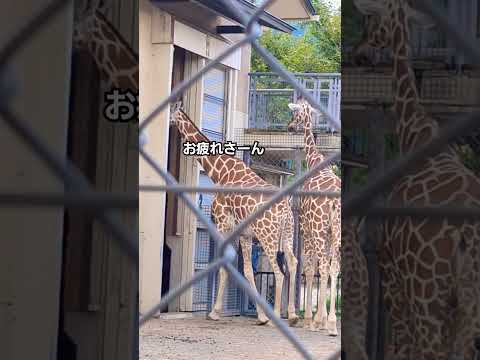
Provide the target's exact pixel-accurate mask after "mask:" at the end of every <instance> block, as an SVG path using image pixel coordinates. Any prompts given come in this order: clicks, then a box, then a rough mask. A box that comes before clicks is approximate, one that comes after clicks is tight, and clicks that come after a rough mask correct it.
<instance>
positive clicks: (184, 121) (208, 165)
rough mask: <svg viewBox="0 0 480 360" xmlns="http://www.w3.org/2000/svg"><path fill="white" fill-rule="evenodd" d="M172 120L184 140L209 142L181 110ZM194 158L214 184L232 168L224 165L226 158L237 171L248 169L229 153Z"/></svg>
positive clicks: (220, 180) (221, 179) (222, 178)
mask: <svg viewBox="0 0 480 360" xmlns="http://www.w3.org/2000/svg"><path fill="white" fill-rule="evenodd" d="M174 121H175V124H176V126H177V128H178V131H179V132H180V134H181V135H182V137H183V139H184V140H185V141H187V142H191V143H201V142H207V143H210V140H209V139H208V138H207V137H206V136H205V135H204V134H203V133H202V132H201V131H200V129H199V128H198V127H197V125H195V123H194V122H193V121H192V120H190V118H189V117H188V115H187V114H185V113H184V112H183V111H182V110H178V115H176V116H174ZM196 159H197V161H198V162H199V163H200V165H202V168H203V169H204V170H205V171H206V173H207V175H208V177H209V178H210V179H211V180H212V181H213V182H214V183H215V184H218V183H222V181H224V179H225V178H226V175H227V174H228V173H229V172H230V170H232V169H231V168H233V166H231V168H225V167H224V165H225V163H226V161H227V160H228V161H230V162H232V161H233V163H234V166H235V170H236V171H238V172H240V171H241V170H247V169H249V168H248V167H247V165H246V164H245V163H244V162H243V161H241V160H240V159H237V158H235V157H233V156H229V155H204V156H196ZM242 165H243V167H242Z"/></svg>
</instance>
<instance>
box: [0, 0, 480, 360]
mask: <svg viewBox="0 0 480 360" xmlns="http://www.w3.org/2000/svg"><path fill="white" fill-rule="evenodd" d="M70 1H71V0H70ZM70 1H69V0H55V1H52V3H51V4H50V5H48V6H47V7H46V8H45V9H43V10H42V11H40V13H39V14H38V15H37V16H35V17H34V18H33V19H32V20H31V21H30V22H29V23H28V24H27V25H26V26H24V27H23V28H22V29H21V30H20V31H19V32H18V33H17V34H16V35H15V36H13V37H12V39H11V40H10V41H8V42H7V44H6V45H5V46H4V47H3V49H1V51H0V69H1V70H2V76H1V77H0V81H1V86H0V91H1V95H2V96H1V98H0V115H1V117H2V120H3V121H4V122H5V123H6V124H7V125H8V126H9V127H10V128H11V129H12V130H14V132H15V133H16V134H17V135H18V136H19V137H20V138H21V139H22V140H23V141H24V142H25V143H26V144H27V145H28V146H29V147H30V148H31V149H32V150H33V151H35V153H36V154H37V155H38V156H39V157H40V158H41V160H42V161H43V162H44V163H45V164H46V165H47V166H49V168H50V170H51V171H52V173H54V174H55V175H56V176H57V177H58V178H59V179H61V180H62V181H63V182H64V183H65V184H66V186H67V188H68V191H67V192H65V193H59V194H45V193H42V194H27V195H25V194H3V195H0V198H2V204H3V206H12V205H19V204H23V205H26V206H39V205H41V206H45V205H48V206H69V207H83V208H86V209H88V210H89V211H91V212H92V213H93V214H94V215H95V217H96V218H97V220H98V221H99V222H100V223H102V224H103V225H104V226H105V227H106V229H108V230H109V231H111V232H112V234H113V235H114V237H115V239H116V240H117V241H118V243H119V244H120V245H121V246H122V249H123V250H124V251H125V252H127V253H128V255H129V256H130V257H131V259H132V261H133V262H134V263H135V264H136V266H137V267H138V241H137V238H138V234H137V233H131V232H129V231H128V230H127V229H126V228H125V227H124V225H123V224H122V222H121V221H120V219H119V218H118V217H117V216H115V214H112V213H111V212H110V211H109V210H111V209H114V208H137V209H138V197H136V196H132V195H112V194H104V193H98V192H95V191H94V190H93V189H92V187H91V186H90V185H89V183H88V181H87V180H86V178H85V177H84V176H83V174H81V173H80V172H79V171H78V170H76V169H75V167H74V165H73V164H71V163H70V162H68V163H66V162H65V161H64V159H63V158H62V156H61V154H58V153H56V152H55V151H54V150H53V149H52V148H51V147H50V145H49V144H47V143H45V142H44V141H42V140H41V138H40V137H39V136H38V135H37V134H36V133H35V132H34V131H33V130H32V129H31V128H30V127H29V126H27V125H26V124H25V122H24V121H22V119H20V118H18V117H17V116H16V114H15V113H14V112H13V111H12V109H11V107H10V105H9V100H10V99H11V98H12V96H13V95H14V94H15V91H14V89H15V87H14V85H15V84H14V81H13V79H11V78H9V77H7V76H6V74H8V72H7V64H8V63H9V61H10V60H11V59H12V57H13V56H14V55H15V54H16V52H17V51H19V50H20V49H21V48H22V46H24V45H25V43H26V42H28V41H29V40H30V39H31V38H32V37H33V35H34V34H35V33H36V32H38V31H40V30H41V29H42V28H43V26H45V25H47V24H48V23H49V20H50V19H52V17H54V16H55V15H56V14H57V13H58V12H59V11H60V10H62V9H64V7H65V6H66V5H68V4H69V3H70ZM219 1H221V2H222V3H224V4H225V5H226V6H228V7H229V8H230V9H232V11H234V12H235V13H236V14H237V15H238V16H239V17H240V18H241V19H242V22H243V25H245V27H246V36H245V37H244V38H243V39H242V40H240V41H239V42H237V43H236V44H234V45H232V46H230V47H229V48H228V49H227V50H225V51H224V52H223V53H222V54H220V55H219V56H218V57H217V58H216V59H214V60H213V61H211V62H209V63H208V65H206V66H205V67H204V68H203V69H202V70H201V71H199V72H198V73H197V74H195V75H194V76H192V77H191V78H190V79H188V80H186V81H184V82H183V83H181V84H180V85H179V86H177V87H176V88H175V89H174V90H173V91H172V92H171V94H170V96H169V97H168V98H166V99H164V100H162V101H161V102H160V104H159V105H158V106H157V107H156V109H155V110H154V111H153V112H152V113H151V114H149V115H148V116H147V117H146V118H145V119H143V120H142V121H141V122H140V124H141V125H140V138H139V154H140V156H141V157H143V159H144V160H145V161H146V162H147V163H148V164H150V166H152V168H153V169H154V170H155V171H156V172H157V173H158V174H159V175H160V177H161V178H163V179H164V181H165V183H166V186H164V187H159V188H157V189H151V188H150V189H148V188H143V187H142V186H140V191H173V192H176V193H177V194H178V195H179V196H180V197H181V198H182V199H183V200H184V201H185V203H186V205H187V206H188V207H189V208H190V210H191V211H193V212H194V213H195V215H196V216H197V217H198V220H199V221H201V222H202V223H203V224H204V225H205V227H206V229H207V231H208V232H209V234H210V236H211V237H212V239H213V240H214V241H215V242H216V243H217V244H218V245H219V247H220V254H221V255H220V257H218V258H217V259H215V260H214V261H212V262H211V263H210V264H208V265H207V266H206V267H205V269H204V270H202V271H199V272H198V273H196V274H195V275H194V276H193V277H192V279H191V280H190V281H188V282H186V283H184V284H182V285H181V286H179V287H178V288H176V289H174V290H171V291H170V292H169V293H168V294H166V295H165V296H164V297H163V298H162V300H161V301H160V303H159V304H158V305H157V306H155V307H154V308H152V309H151V310H150V311H147V312H146V313H145V314H144V315H143V316H142V317H141V318H140V320H139V324H140V326H141V325H142V324H144V323H145V322H146V321H147V320H148V319H149V318H151V317H152V316H153V315H154V314H155V313H157V312H158V311H159V309H160V308H163V307H164V306H165V305H166V304H168V303H169V302H170V301H171V300H172V299H174V298H175V297H177V296H179V295H180V294H182V293H183V292H184V291H186V290H187V289H188V288H190V287H191V286H192V285H193V284H195V283H197V282H199V281H201V280H203V279H205V278H207V276H208V275H209V274H210V273H212V272H215V271H217V270H218V269H219V268H220V267H224V268H225V269H226V270H227V272H228V273H229V275H230V277H231V278H232V279H233V280H234V281H235V282H236V283H237V285H238V286H239V287H240V288H242V289H243V290H244V291H245V292H246V293H247V294H248V296H249V297H250V298H251V299H253V300H255V301H256V302H257V303H258V304H259V306H260V307H262V309H263V310H264V311H265V313H266V314H267V316H268V317H269V318H270V319H271V320H272V322H273V323H274V324H275V325H276V326H277V327H278V329H279V330H280V331H281V332H282V333H283V334H284V335H285V337H287V338H288V340H290V342H291V343H292V344H293V345H294V346H295V348H296V349H297V350H298V351H299V352H300V353H301V354H302V356H303V357H304V358H305V359H309V360H313V357H312V355H311V354H310V352H309V351H308V349H307V348H306V347H305V346H304V345H303V344H302V342H301V341H300V340H299V339H298V337H297V336H296V335H295V334H294V333H293V332H292V331H291V330H290V329H289V328H288V327H287V326H286V325H285V324H284V323H283V322H282V320H281V319H279V318H278V317H277V316H276V315H275V314H274V312H273V310H272V309H271V307H270V306H269V305H268V304H267V302H266V301H265V300H264V299H263V298H261V297H260V296H259V295H258V294H257V292H256V291H255V290H254V289H253V288H252V287H251V286H250V284H249V283H248V282H247V281H246V280H245V279H244V277H243V276H242V275H241V274H240V273H239V272H238V271H237V269H236V268H235V267H234V266H233V265H232V264H231V262H232V260H233V259H234V258H235V256H236V252H235V250H234V248H233V247H232V245H231V244H232V242H233V240H234V239H235V238H236V237H238V235H239V234H240V233H241V232H242V231H243V230H244V229H245V228H246V227H247V226H248V225H249V224H250V223H251V222H252V221H254V220H255V218H256V217H257V216H259V215H260V214H262V213H263V212H264V211H266V210H267V209H268V208H269V207H270V206H272V205H273V204H274V203H276V202H278V201H280V200H281V199H282V198H283V197H285V195H288V194H294V193H295V194H298V191H297V188H298V187H300V186H301V185H302V183H303V182H304V181H305V180H306V179H308V178H310V177H311V176H313V175H315V174H316V173H317V172H318V171H319V170H321V169H322V168H323V167H325V166H328V165H329V164H330V163H332V162H334V161H338V160H340V153H339V152H337V153H336V154H334V155H332V156H330V157H328V158H327V159H326V160H325V161H324V162H322V163H320V164H317V165H316V166H315V167H314V168H312V169H310V170H309V171H308V172H306V173H305V174H303V175H302V176H301V177H299V178H298V179H297V180H296V181H295V182H294V183H292V184H290V185H289V186H286V187H283V188H282V189H281V190H279V191H277V192H275V193H273V194H272V193H271V192H270V193H271V194H272V197H271V198H270V200H269V201H268V202H266V203H265V204H264V205H263V206H261V207H260V208H259V209H258V210H257V211H256V212H255V213H254V214H252V215H251V216H250V217H249V218H247V219H246V220H245V221H244V222H242V223H240V224H238V225H237V226H236V228H235V229H234V230H233V232H232V233H230V234H229V236H227V237H225V238H224V237H223V236H222V235H221V234H220V233H219V232H218V230H217V229H216V227H215V225H214V224H213V223H212V222H211V220H210V219H209V218H207V217H206V216H205V215H204V214H203V213H202V211H201V210H200V209H198V207H197V206H196V204H194V203H193V201H192V200H191V199H190V197H188V196H187V194H188V192H196V191H200V190H201V191H205V190H206V189H200V188H199V189H194V188H193V189H192V188H190V189H189V188H185V189H182V187H181V186H180V185H179V184H178V183H177V182H176V180H175V179H174V178H173V176H171V175H170V174H169V173H168V172H167V171H166V170H165V169H163V167H162V166H160V165H159V164H158V163H157V162H156V161H155V159H154V158H153V157H151V156H150V155H149V154H148V153H147V152H146V151H145V150H144V146H145V145H146V143H147V141H148V139H147V137H146V133H145V132H144V130H146V128H147V127H148V125H149V124H150V123H152V121H154V118H155V117H156V115H157V114H159V113H160V112H161V111H163V110H164V109H165V108H166V107H167V106H168V105H169V104H170V102H172V101H173V100H174V99H176V98H177V97H178V95H180V94H182V92H184V91H185V90H186V89H187V88H188V87H190V86H191V85H192V84H194V83H195V82H196V81H198V80H199V79H200V78H201V77H202V76H203V75H204V74H205V73H206V72H207V71H209V70H210V69H211V68H212V67H214V66H215V65H216V64H217V63H218V62H219V61H220V60H222V59H225V58H226V57H228V56H229V55H230V54H232V53H233V52H234V51H235V50H237V49H238V48H240V47H241V46H244V45H247V44H251V45H252V46H253V48H255V50H256V51H257V52H258V53H259V54H260V55H261V56H262V57H263V58H264V60H265V61H266V62H267V63H268V64H269V65H270V66H271V68H272V69H273V70H274V71H275V72H276V73H278V74H279V75H280V76H281V77H282V78H283V79H284V80H285V81H287V82H289V83H290V84H291V85H292V87H293V88H294V89H295V90H297V91H298V92H299V93H300V94H302V95H303V96H304V97H305V99H306V100H307V101H309V102H310V104H311V105H312V106H313V107H314V108H316V109H318V110H320V111H321V112H322V113H323V114H324V116H325V118H326V119H327V121H328V123H329V125H330V126H331V127H332V128H334V129H335V130H337V131H340V130H341V127H340V124H339V123H338V122H337V121H335V120H334V119H333V118H332V117H331V116H330V115H329V113H328V111H327V109H325V108H324V106H322V104H319V103H318V102H317V101H315V99H314V98H312V96H311V93H310V92H309V91H308V90H307V89H306V88H304V87H303V86H302V85H301V84H300V83H299V82H297V81H296V79H295V77H294V76H293V75H292V74H291V73H289V72H288V71H287V70H286V69H285V68H284V67H283V66H282V65H281V64H280V63H279V62H278V61H277V60H276V59H275V58H274V57H273V56H272V55H271V54H270V53H269V52H268V51H267V50H265V49H264V48H263V47H261V46H260V45H259V44H258V42H257V38H258V37H259V36H260V35H261V28H260V25H259V23H258V19H259V16H260V14H261V12H262V11H263V10H264V9H265V8H266V7H267V6H269V5H270V4H271V3H272V2H273V1H274V0H273V1H272V0H267V1H265V2H263V3H262V4H261V5H260V6H259V8H258V9H257V11H255V13H254V14H252V15H248V14H245V13H243V12H242V11H241V10H240V9H239V7H238V5H237V3H236V2H235V1H233V0H219ZM417 3H418V6H419V7H421V8H422V10H424V11H426V12H428V13H430V14H431V16H432V18H434V20H435V21H436V22H437V23H438V25H439V26H440V27H441V28H442V29H443V30H445V32H446V33H448V34H449V36H450V37H451V38H452V40H453V41H455V43H457V44H458V46H459V47H461V48H463V49H464V50H465V51H467V52H468V53H469V54H470V55H471V56H472V57H473V58H474V59H476V61H478V62H480V51H479V50H478V49H477V48H475V47H474V46H473V45H472V44H469V43H468V42H467V41H466V39H465V37H463V36H461V34H460V33H459V32H458V31H457V30H456V28H455V27H454V25H453V24H452V23H450V22H449V20H448V18H447V17H446V16H445V15H444V14H443V13H442V12H441V11H442V10H439V9H437V8H435V6H434V5H433V4H432V3H431V2H430V1H427V0H419V1H417ZM477 117H478V114H476V113H475V114H472V115H469V116H467V117H466V118H464V119H461V120H459V121H458V122H457V123H456V124H454V125H451V126H449V127H448V128H446V129H444V131H442V132H441V134H440V135H439V136H438V137H437V138H436V139H435V140H434V141H432V142H431V143H430V144H427V145H425V146H424V147H422V148H421V149H419V150H418V151H417V152H415V153H413V154H412V155H410V156H408V157H406V158H403V159H401V160H399V161H398V163H396V164H395V165H394V166H392V167H391V169H390V170H389V171H387V172H385V173H384V174H383V175H381V176H380V177H379V178H378V179H377V180H376V181H372V182H371V183H370V185H368V186H367V187H366V188H365V189H364V191H362V192H361V193H360V194H358V195H357V196H355V197H354V198H352V199H348V200H347V201H346V202H345V204H344V206H343V208H344V211H343V213H344V215H346V216H348V215H369V214H373V215H376V216H379V215H380V216H410V215H419V214H423V215H428V216H432V215H433V216H450V215H452V214H453V215H455V214H458V209H453V210H441V209H440V210H439V209H435V210H433V209H428V208H415V209H410V208H401V209H398V208H395V209H394V208H390V209H379V208H376V209H370V210H369V207H371V206H367V204H371V200H372V199H373V198H374V196H375V194H378V193H379V192H380V191H381V190H383V189H385V188H386V187H387V186H389V185H391V184H392V183H393V182H394V181H395V179H397V177H398V176H399V175H400V174H401V173H402V172H404V171H406V170H407V169H408V168H409V166H411V165H412V164H414V163H415V162H417V161H419V160H421V159H424V158H425V157H427V156H429V155H431V154H434V153H435V152H437V151H438V150H439V149H441V148H442V147H443V146H445V145H446V144H447V143H449V142H451V141H453V140H454V139H455V138H457V137H460V136H462V135H465V134H467V133H468V131H469V130H470V129H472V128H473V127H474V126H475V122H476V121H477ZM210 190H211V191H212V192H217V191H221V192H238V191H239V190H238V189H234V188H228V189H225V188H223V189H222V188H221V189H219V188H212V189H210ZM242 191H245V189H242ZM302 195H308V194H305V193H304V194H302ZM311 195H312V196H315V195H317V196H318V195H319V194H318V193H316V194H311ZM338 195H339V194H329V196H338ZM385 210H388V211H385ZM462 215H464V216H472V217H479V215H480V214H479V213H478V211H471V210H467V209H465V210H464V211H463V212H462ZM135 336H136V335H135ZM339 357H340V352H336V353H334V354H332V355H331V356H330V359H337V358H339Z"/></svg>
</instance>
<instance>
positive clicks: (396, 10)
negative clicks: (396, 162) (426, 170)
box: [390, 0, 438, 154]
mask: <svg viewBox="0 0 480 360" xmlns="http://www.w3.org/2000/svg"><path fill="white" fill-rule="evenodd" d="M390 17H391V21H392V25H391V26H392V39H393V41H392V52H393V87H394V97H395V99H394V111H395V113H396V114H397V117H398V122H397V124H396V132H397V134H398V136H399V145H400V152H401V153H402V154H405V153H408V152H410V151H411V150H412V149H414V148H415V147H418V146H419V145H421V144H424V143H427V142H429V141H430V140H431V139H432V138H433V137H434V136H435V135H436V133H437V131H438V124H437V122H436V121H434V120H433V119H432V118H430V117H428V116H426V114H425V110H424V109H423V107H422V106H421V105H420V98H419V94H418V89H417V84H416V80H415V75H414V72H413V69H412V66H411V64H410V62H409V58H410V53H411V48H410V32H409V28H408V22H407V21H408V20H407V17H406V14H405V11H404V9H403V8H402V6H401V2H400V1H398V0H393V6H392V8H391V13H390Z"/></svg>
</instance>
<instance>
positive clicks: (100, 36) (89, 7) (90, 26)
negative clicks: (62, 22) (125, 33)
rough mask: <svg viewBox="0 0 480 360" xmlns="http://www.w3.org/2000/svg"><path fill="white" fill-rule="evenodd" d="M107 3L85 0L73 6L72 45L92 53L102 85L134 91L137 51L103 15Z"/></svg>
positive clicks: (136, 91) (136, 84) (98, 0)
mask: <svg viewBox="0 0 480 360" xmlns="http://www.w3.org/2000/svg"><path fill="white" fill-rule="evenodd" d="M92 2H93V3H92ZM77 4H79V2H77V3H76V5H77ZM110 6H111V2H110V1H103V0H97V1H96V2H95V1H91V0H87V1H86V3H85V6H84V7H83V8H81V7H80V6H79V5H78V6H76V8H75V14H74V27H73V47H74V49H75V50H79V51H87V52H88V53H89V54H90V55H91V56H92V58H93V59H94V61H95V64H96V66H97V68H98V70H99V72H100V74H101V76H102V81H103V84H104V85H105V87H106V89H108V90H111V89H122V90H130V91H132V92H135V93H137V94H138V89H139V86H138V73H139V65H138V64H139V63H138V54H136V53H135V51H134V50H133V49H132V48H131V47H130V45H129V44H128V42H127V41H126V40H125V39H124V38H123V37H122V35H121V34H120V33H119V32H118V30H117V29H116V28H115V27H114V26H113V24H111V22H110V21H109V20H108V19H107V18H106V17H105V15H104V12H105V11H106V10H107V9H108V8H109V7H110Z"/></svg>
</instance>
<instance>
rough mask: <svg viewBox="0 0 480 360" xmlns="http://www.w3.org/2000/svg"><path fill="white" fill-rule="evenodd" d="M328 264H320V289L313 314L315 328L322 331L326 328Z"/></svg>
mask: <svg viewBox="0 0 480 360" xmlns="http://www.w3.org/2000/svg"><path fill="white" fill-rule="evenodd" d="M328 270H329V262H324V263H320V266H319V273H320V289H319V294H318V308H317V313H316V314H315V320H314V321H315V327H318V328H320V329H321V330H324V329H326V328H327V318H328V313H327V284H328V276H329V272H328Z"/></svg>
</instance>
